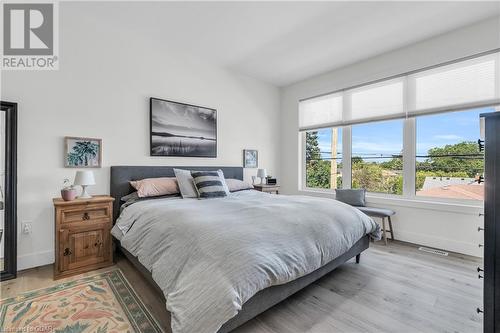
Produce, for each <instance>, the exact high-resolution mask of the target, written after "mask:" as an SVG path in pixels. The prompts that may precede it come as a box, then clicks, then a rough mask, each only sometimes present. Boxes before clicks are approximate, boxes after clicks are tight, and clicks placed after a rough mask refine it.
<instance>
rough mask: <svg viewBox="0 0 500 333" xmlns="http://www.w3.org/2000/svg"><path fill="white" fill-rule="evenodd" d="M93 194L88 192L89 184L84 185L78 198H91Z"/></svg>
mask: <svg viewBox="0 0 500 333" xmlns="http://www.w3.org/2000/svg"><path fill="white" fill-rule="evenodd" d="M90 198H92V196H91V195H90V194H88V193H87V185H82V194H80V196H79V197H78V199H90Z"/></svg>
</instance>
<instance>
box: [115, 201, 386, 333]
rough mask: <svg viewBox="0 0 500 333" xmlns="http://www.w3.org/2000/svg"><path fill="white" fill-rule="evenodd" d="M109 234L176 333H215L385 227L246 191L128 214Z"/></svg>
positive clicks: (339, 206) (318, 205)
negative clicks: (141, 271) (273, 290)
mask: <svg viewBox="0 0 500 333" xmlns="http://www.w3.org/2000/svg"><path fill="white" fill-rule="evenodd" d="M112 234H113V235H114V236H115V237H116V238H118V239H120V240H121V244H122V246H123V247H124V248H125V249H127V250H128V251H129V252H130V253H132V254H133V255H134V256H136V257H137V258H138V260H139V261H140V262H141V263H142V264H143V265H144V266H145V267H146V268H147V269H148V270H149V271H151V273H152V276H153V279H154V281H155V282H156V283H157V284H158V286H159V287H160V288H161V289H162V290H163V292H164V294H165V298H166V300H167V309H168V310H169V311H170V312H171V314H172V331H173V333H188V332H189V333H215V332H217V331H218V330H219V328H220V327H221V326H222V325H223V324H224V323H225V322H227V321H228V320H229V319H231V318H232V317H234V316H235V315H236V314H237V313H238V311H239V310H240V309H241V307H242V305H243V304H244V303H245V302H246V301H247V300H248V299H250V298H251V297H252V296H253V295H255V294H256V293H257V292H258V291H260V290H262V289H265V288H267V287H270V286H273V285H279V284H284V283H287V282H290V281H292V280H294V279H297V278H299V277H301V276H304V275H306V274H308V273H310V272H312V271H314V270H316V269H318V268H319V267H321V266H323V265H325V264H326V263H328V262H329V261H331V260H333V259H335V258H336V257H338V256H340V255H342V254H343V253H345V252H346V251H347V250H348V249H349V248H350V247H351V246H352V245H353V244H354V243H356V242H357V241H358V240H359V239H360V238H361V237H363V236H364V235H366V234H371V235H372V236H373V237H375V238H380V228H379V227H378V224H376V223H375V222H373V220H372V219H371V218H369V217H368V216H366V215H365V214H363V213H361V212H360V211H359V210H357V209H355V208H353V207H350V206H348V205H346V204H343V203H340V202H338V201H335V200H332V199H325V198H314V197H306V196H283V195H270V194H265V193H262V192H258V191H242V192H237V193H233V194H231V196H229V197H227V198H221V199H207V200H197V199H156V200H150V201H141V202H137V203H135V204H133V205H131V206H129V207H127V208H125V209H124V211H123V212H122V214H121V215H120V217H119V219H118V221H117V223H116V225H115V226H114V227H113V230H112Z"/></svg>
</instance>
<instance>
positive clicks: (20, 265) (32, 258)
mask: <svg viewBox="0 0 500 333" xmlns="http://www.w3.org/2000/svg"><path fill="white" fill-rule="evenodd" d="M54 261H55V257H54V251H44V252H38V253H31V254H26V255H23V256H18V257H17V270H18V271H22V270H25V269H28V268H33V267H39V266H45V265H49V264H53V263H54Z"/></svg>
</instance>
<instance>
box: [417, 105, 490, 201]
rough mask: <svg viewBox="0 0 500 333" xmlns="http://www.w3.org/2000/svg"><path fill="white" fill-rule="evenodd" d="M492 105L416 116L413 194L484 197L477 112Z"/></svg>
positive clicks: (455, 197)
mask: <svg viewBox="0 0 500 333" xmlns="http://www.w3.org/2000/svg"><path fill="white" fill-rule="evenodd" d="M492 111H495V110H494V109H492V108H486V109H476V110H470V111H461V112H449V113H444V114H438V115H432V116H422V117H418V118H417V119H416V133H417V140H416V143H417V154H416V184H415V187H416V195H417V196H427V197H438V198H452V199H469V200H483V198H484V186H483V183H482V184H478V183H477V181H476V180H477V177H479V176H480V175H482V174H483V170H484V155H483V153H482V152H480V151H479V148H478V144H477V140H478V138H479V136H480V135H479V131H480V125H479V115H480V114H481V113H485V112H492Z"/></svg>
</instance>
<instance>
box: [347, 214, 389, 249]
mask: <svg viewBox="0 0 500 333" xmlns="http://www.w3.org/2000/svg"><path fill="white" fill-rule="evenodd" d="M356 208H357V209H359V210H360V211H362V212H363V213H365V214H366V215H368V216H370V217H378V218H381V219H382V237H383V238H384V242H385V245H387V231H388V232H390V233H391V240H394V230H393V229H392V220H391V216H392V215H394V214H396V212H395V211H393V210H391V209H387V208H376V207H358V206H356ZM386 218H387V220H388V222H389V230H387V229H386V225H385V219H386Z"/></svg>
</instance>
